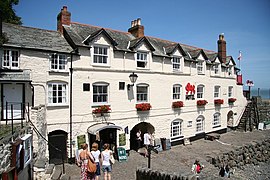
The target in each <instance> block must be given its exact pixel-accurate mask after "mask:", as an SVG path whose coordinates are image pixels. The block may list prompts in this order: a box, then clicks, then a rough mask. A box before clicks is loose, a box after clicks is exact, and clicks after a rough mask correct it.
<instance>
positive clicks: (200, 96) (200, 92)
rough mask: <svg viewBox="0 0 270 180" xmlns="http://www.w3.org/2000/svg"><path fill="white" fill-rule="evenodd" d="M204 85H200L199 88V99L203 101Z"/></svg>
mask: <svg viewBox="0 0 270 180" xmlns="http://www.w3.org/2000/svg"><path fill="white" fill-rule="evenodd" d="M204 89H205V88H204V85H202V84H199V85H198V86H197V99H203V98H204Z"/></svg>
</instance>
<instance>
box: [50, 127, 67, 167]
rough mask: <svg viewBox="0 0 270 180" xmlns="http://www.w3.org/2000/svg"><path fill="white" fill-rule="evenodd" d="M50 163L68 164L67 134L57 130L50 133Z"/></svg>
mask: <svg viewBox="0 0 270 180" xmlns="http://www.w3.org/2000/svg"><path fill="white" fill-rule="evenodd" d="M48 139H49V163H50V164H61V163H62V162H63V161H64V162H67V133H66V132H65V131H62V130H56V131H53V132H51V133H49V137H48Z"/></svg>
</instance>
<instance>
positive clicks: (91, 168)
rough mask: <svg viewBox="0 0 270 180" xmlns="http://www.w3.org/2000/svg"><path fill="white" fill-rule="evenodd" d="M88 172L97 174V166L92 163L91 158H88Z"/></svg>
mask: <svg viewBox="0 0 270 180" xmlns="http://www.w3.org/2000/svg"><path fill="white" fill-rule="evenodd" d="M87 171H88V172H89V173H95V172H96V171H97V165H96V163H95V162H92V160H91V158H90V157H89V158H88V162H87Z"/></svg>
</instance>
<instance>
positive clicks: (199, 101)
mask: <svg viewBox="0 0 270 180" xmlns="http://www.w3.org/2000/svg"><path fill="white" fill-rule="evenodd" d="M207 103H208V102H207V101H206V100H197V106H205V105H206V104H207Z"/></svg>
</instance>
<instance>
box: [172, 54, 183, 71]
mask: <svg viewBox="0 0 270 180" xmlns="http://www.w3.org/2000/svg"><path fill="white" fill-rule="evenodd" d="M172 65H173V71H181V58H180V57H173V58H172Z"/></svg>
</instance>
